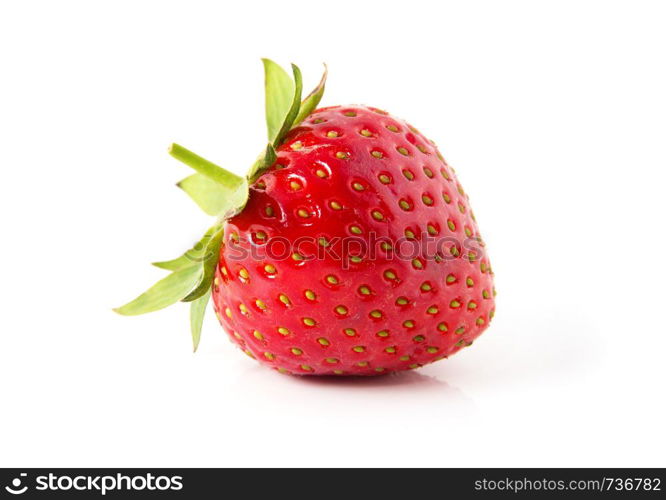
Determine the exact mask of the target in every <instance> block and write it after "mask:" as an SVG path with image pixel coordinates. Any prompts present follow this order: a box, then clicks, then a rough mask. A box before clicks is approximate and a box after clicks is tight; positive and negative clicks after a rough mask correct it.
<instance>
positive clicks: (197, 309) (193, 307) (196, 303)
mask: <svg viewBox="0 0 666 500" xmlns="http://www.w3.org/2000/svg"><path fill="white" fill-rule="evenodd" d="M209 300H210V289H208V291H207V292H206V293H205V294H203V295H202V296H201V297H199V298H198V299H196V300H193V301H192V302H191V303H190V329H191V330H192V346H193V347H194V352H197V348H198V347H199V341H200V340H201V327H202V325H203V320H204V316H205V315H206V306H207V305H208V301H209Z"/></svg>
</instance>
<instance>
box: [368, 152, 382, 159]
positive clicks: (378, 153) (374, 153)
mask: <svg viewBox="0 0 666 500" xmlns="http://www.w3.org/2000/svg"><path fill="white" fill-rule="evenodd" d="M370 154H371V155H372V156H374V157H375V158H383V157H384V153H382V152H381V151H377V150H375V151H373V152H371V153H370Z"/></svg>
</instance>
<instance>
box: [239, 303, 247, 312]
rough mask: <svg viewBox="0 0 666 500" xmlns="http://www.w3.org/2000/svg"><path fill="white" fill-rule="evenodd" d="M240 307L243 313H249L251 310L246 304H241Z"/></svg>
mask: <svg viewBox="0 0 666 500" xmlns="http://www.w3.org/2000/svg"><path fill="white" fill-rule="evenodd" d="M238 309H239V310H240V312H241V314H248V313H249V312H250V311H249V310H248V309H247V306H246V305H245V304H241V305H239V306H238Z"/></svg>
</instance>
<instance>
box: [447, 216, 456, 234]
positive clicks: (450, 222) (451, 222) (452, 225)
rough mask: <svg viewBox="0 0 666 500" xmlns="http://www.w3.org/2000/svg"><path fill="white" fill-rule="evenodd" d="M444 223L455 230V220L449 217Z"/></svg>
mask: <svg viewBox="0 0 666 500" xmlns="http://www.w3.org/2000/svg"><path fill="white" fill-rule="evenodd" d="M446 225H447V226H449V229H450V230H451V231H455V230H456V224H455V222H453V221H452V220H451V219H449V220H447V221H446Z"/></svg>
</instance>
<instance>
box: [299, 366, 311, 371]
mask: <svg viewBox="0 0 666 500" xmlns="http://www.w3.org/2000/svg"><path fill="white" fill-rule="evenodd" d="M301 370H304V371H306V372H311V371H312V367H311V366H310V365H301Z"/></svg>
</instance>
